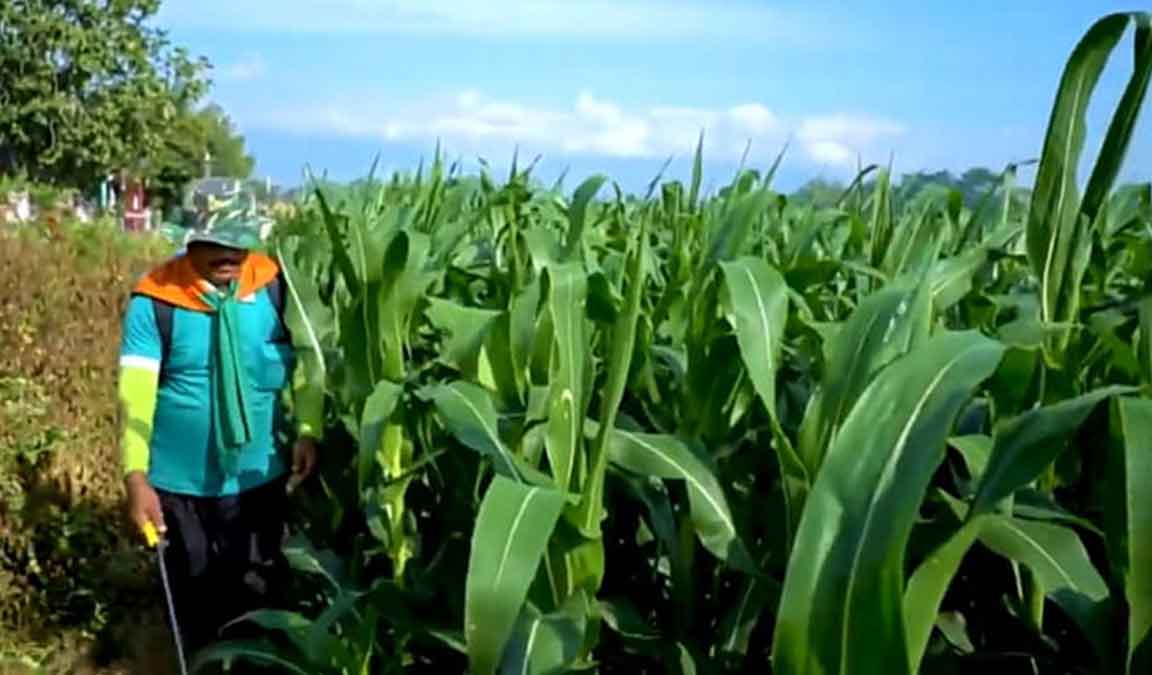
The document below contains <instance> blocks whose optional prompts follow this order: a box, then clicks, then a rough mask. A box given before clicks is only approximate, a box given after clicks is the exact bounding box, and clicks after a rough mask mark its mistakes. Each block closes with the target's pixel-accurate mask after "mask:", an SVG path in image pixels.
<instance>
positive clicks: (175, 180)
mask: <svg viewBox="0 0 1152 675" xmlns="http://www.w3.org/2000/svg"><path fill="white" fill-rule="evenodd" d="M206 155H207V157H208V158H209V159H210V167H209V169H210V171H211V173H212V175H214V176H229V177H234V178H240V179H245V178H248V177H249V176H250V175H251V174H252V169H253V167H254V166H255V164H256V161H255V159H253V158H252V156H251V155H249V154H248V153H247V152H246V150H245V147H244V137H243V136H241V135H240V134H239V133H237V131H236V129H235V127H234V126H233V125H232V121H231V120H230V119H229V118H228V116H227V115H226V114H225V113H224V110H223V109H222V108H220V106H217V105H214V104H213V105H207V106H205V107H203V108H200V109H196V110H193V109H186V110H182V111H181V112H180V113H179V114H178V115H177V118H176V122H175V123H174V124H173V125H172V126H171V128H170V130H169V133H168V134H167V135H166V137H165V139H164V143H163V144H162V145H161V147H160V148H159V150H158V151H157V152H156V154H155V155H154V156H153V157H152V158H150V159H149V162H148V168H147V171H146V175H147V176H148V177H149V178H150V179H151V180H150V182H151V191H152V194H153V195H154V197H156V198H158V199H159V200H160V201H161V202H162V203H163V204H165V205H168V206H170V205H173V204H176V203H178V202H179V201H180V197H181V194H182V192H183V190H184V187H185V186H186V185H187V184H188V182H189V181H191V180H193V179H195V178H198V177H200V176H202V175H203V173H204V169H205V156H206Z"/></svg>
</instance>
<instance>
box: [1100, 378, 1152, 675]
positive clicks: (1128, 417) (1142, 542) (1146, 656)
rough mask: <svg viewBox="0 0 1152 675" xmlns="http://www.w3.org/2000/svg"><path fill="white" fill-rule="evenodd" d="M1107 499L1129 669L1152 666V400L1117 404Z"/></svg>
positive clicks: (1124, 400) (1135, 670) (1139, 670)
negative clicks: (1125, 622)
mask: <svg viewBox="0 0 1152 675" xmlns="http://www.w3.org/2000/svg"><path fill="white" fill-rule="evenodd" d="M1112 437H1113V438H1112V443H1111V452H1110V456H1109V462H1108V486H1109V489H1108V490H1107V495H1108V497H1107V501H1106V503H1105V518H1106V525H1107V527H1106V530H1107V533H1108V544H1109V558H1110V560H1111V561H1112V564H1113V567H1114V569H1115V575H1116V578H1117V580H1118V581H1119V582H1120V583H1121V584H1122V585H1123V588H1124V596H1125V599H1126V600H1127V605H1128V606H1127V610H1128V611H1127V615H1128V616H1127V618H1128V627H1127V640H1126V642H1127V650H1126V652H1127V653H1126V658H1125V659H1124V661H1125V662H1126V667H1127V672H1128V673H1131V674H1132V675H1135V674H1136V673H1145V672H1149V670H1150V669H1152V491H1150V488H1149V485H1148V483H1149V481H1150V480H1152V401H1148V400H1146V399H1134V398H1121V399H1118V400H1117V401H1116V402H1115V404H1114V407H1113V415H1112Z"/></svg>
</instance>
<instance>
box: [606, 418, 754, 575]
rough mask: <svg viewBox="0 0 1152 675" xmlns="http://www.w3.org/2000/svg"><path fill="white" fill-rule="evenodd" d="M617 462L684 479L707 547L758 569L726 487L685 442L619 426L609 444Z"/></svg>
mask: <svg viewBox="0 0 1152 675" xmlns="http://www.w3.org/2000/svg"><path fill="white" fill-rule="evenodd" d="M608 452H609V457H610V459H611V461H612V463H613V464H615V465H617V466H619V467H620V468H623V469H626V470H628V471H631V472H632V473H635V474H639V475H641V476H652V477H655V478H664V479H673V480H683V481H684V482H685V485H686V486H687V488H688V501H689V504H690V508H691V515H692V524H693V527H694V528H695V530H696V535H697V536H698V537H699V539H700V543H701V544H703V545H704V548H706V549H708V551H710V552H711V553H712V554H713V555H715V556H716V557H717V558H719V559H721V560H725V561H727V562H729V563H730V564H732V565H733V566H735V567H739V568H743V569H746V570H749V571H751V570H754V569H755V567H754V566H753V565H752V564H751V561H750V560H749V559H748V553H747V551H746V550H745V549H744V548H743V545H742V544H741V542H740V538H739V534H738V533H737V531H736V523H735V521H734V520H733V518H732V512H731V510H730V509H729V507H728V500H727V498H726V497H725V496H724V490H723V489H722V488H721V487H720V483H719V482H718V481H717V480H716V477H715V476H714V475H713V473H712V471H711V470H709V468H708V467H707V466H706V465H705V464H704V462H702V461H701V460H700V459H699V458H698V457H697V456H696V455H695V453H693V452H692V450H691V449H690V448H689V447H688V446H687V445H685V444H684V442H683V441H681V440H680V439H678V438H676V437H674V436H667V435H662V434H642V433H635V432H631V431H624V430H622V429H616V430H615V431H614V432H613V433H612V435H611V439H610V443H609V446H608Z"/></svg>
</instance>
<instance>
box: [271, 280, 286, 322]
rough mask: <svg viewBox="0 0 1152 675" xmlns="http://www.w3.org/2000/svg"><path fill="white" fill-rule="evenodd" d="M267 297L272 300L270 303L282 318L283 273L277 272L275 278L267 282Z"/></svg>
mask: <svg viewBox="0 0 1152 675" xmlns="http://www.w3.org/2000/svg"><path fill="white" fill-rule="evenodd" d="M268 299H269V300H271V301H272V305H273V306H274V307H275V308H276V314H277V315H278V316H279V317H280V320H281V321H283V320H284V273H283V272H277V273H276V278H275V279H273V280H272V282H271V283H269V284H268Z"/></svg>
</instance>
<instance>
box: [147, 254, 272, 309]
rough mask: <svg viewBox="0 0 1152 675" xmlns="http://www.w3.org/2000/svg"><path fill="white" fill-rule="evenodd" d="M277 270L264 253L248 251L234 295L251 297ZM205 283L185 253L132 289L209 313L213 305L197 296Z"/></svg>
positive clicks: (150, 274) (268, 282)
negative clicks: (210, 305)
mask: <svg viewBox="0 0 1152 675" xmlns="http://www.w3.org/2000/svg"><path fill="white" fill-rule="evenodd" d="M279 272H280V266H279V265H277V264H276V261H275V260H273V259H272V258H270V257H268V256H267V255H264V254H263V253H256V252H252V253H249V254H248V258H247V259H246V260H245V261H244V266H243V267H242V268H241V269H240V288H239V290H238V292H237V294H236V297H237V298H238V299H241V300H243V299H245V298H247V297H250V296H251V295H252V294H254V293H255V292H256V291H258V290H260V289H261V288H264V287H265V286H267V285H268V284H270V283H272V281H273V280H274V279H275V278H276V275H277V274H279ZM207 283H208V282H206V281H205V280H204V279H203V278H202V277H201V276H200V275H199V274H197V273H196V270H195V269H193V268H192V263H191V261H189V260H188V258H187V257H186V256H180V257H178V258H173V259H172V260H169V261H168V262H166V263H164V264H163V265H160V266H159V267H157V268H156V269H154V270H152V271H151V272H149V273H148V274H147V275H145V276H144V278H142V279H141V280H140V281H139V282H138V283H137V284H136V287H135V288H134V289H133V292H134V293H138V294H140V295H146V296H148V297H151V298H156V299H157V300H164V301H165V302H170V303H172V304H173V305H176V306H177V307H181V308H183V309H190V310H193V311H197V312H209V311H212V308H211V307H209V306H208V304H207V303H205V302H204V301H203V300H202V299H200V294H201V293H203V292H204V290H205V287H206V284H207Z"/></svg>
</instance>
